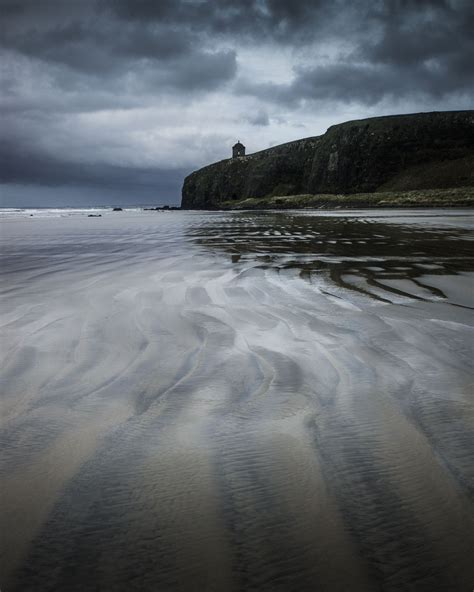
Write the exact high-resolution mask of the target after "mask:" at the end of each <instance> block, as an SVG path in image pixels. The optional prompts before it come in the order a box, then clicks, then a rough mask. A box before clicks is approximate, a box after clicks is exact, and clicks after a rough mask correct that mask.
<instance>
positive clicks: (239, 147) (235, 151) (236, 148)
mask: <svg viewBox="0 0 474 592" xmlns="http://www.w3.org/2000/svg"><path fill="white" fill-rule="evenodd" d="M239 156H245V146H244V145H243V144H241V143H240V141H238V142H237V144H234V145H233V146H232V158H238V157H239Z"/></svg>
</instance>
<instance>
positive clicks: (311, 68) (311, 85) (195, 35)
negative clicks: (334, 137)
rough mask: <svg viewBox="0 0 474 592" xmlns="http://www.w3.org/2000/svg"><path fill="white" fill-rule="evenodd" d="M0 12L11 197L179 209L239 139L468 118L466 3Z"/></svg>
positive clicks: (251, 144) (51, 1)
mask: <svg viewBox="0 0 474 592" xmlns="http://www.w3.org/2000/svg"><path fill="white" fill-rule="evenodd" d="M0 4H1V10H2V15H3V29H2V35H1V48H2V52H3V57H2V72H1V77H2V88H1V109H2V129H3V137H4V140H3V145H2V147H1V152H2V157H3V159H2V162H3V163H4V164H3V166H2V171H1V181H2V183H3V189H2V194H3V195H4V196H6V197H5V199H6V202H8V201H9V200H10V201H11V200H12V199H16V198H17V196H18V189H17V188H18V186H20V185H21V186H22V187H24V188H26V189H25V190H24V191H26V192H27V193H28V194H29V195H30V196H31V199H32V200H33V199H34V196H35V191H34V189H35V187H52V188H53V187H56V189H57V188H58V187H60V188H61V191H62V192H63V193H62V194H63V195H64V200H65V203H66V202H67V200H68V190H67V188H68V187H74V188H77V187H84V188H94V195H98V196H99V197H95V198H94V199H95V200H96V199H100V190H101V188H102V189H103V194H104V199H107V200H110V199H113V192H114V191H118V192H120V191H121V192H122V193H123V191H124V188H127V191H130V199H133V200H134V201H143V200H144V198H145V196H146V198H147V199H146V201H148V202H149V200H150V199H151V198H152V196H153V195H154V193H153V191H154V189H153V188H156V199H157V200H158V201H163V202H169V203H173V202H174V203H176V202H177V201H178V200H179V189H180V184H181V181H182V176H183V175H184V174H185V172H187V171H189V170H192V169H193V168H195V167H198V166H201V165H203V164H206V163H208V162H211V161H213V160H217V159H220V158H226V157H228V154H229V147H230V145H231V144H232V143H233V142H234V141H235V139H237V138H240V139H242V140H243V141H244V143H246V144H247V146H248V148H249V150H250V151H255V150H259V149H262V148H265V147H267V146H269V145H273V144H276V143H279V142H283V141H287V140H291V139H295V138H298V137H302V136H308V135H315V134H318V133H321V132H324V130H325V129H326V128H327V127H328V126H329V125H331V124H334V123H338V122H340V121H344V120H347V119H352V118H358V117H366V116H372V115H378V114H385V113H395V112H410V111H426V110H443V109H453V108H460V109H461V108H470V107H472V102H473V101H472V99H473V95H474V76H473V67H472V63H471V61H472V59H471V57H472V55H474V36H473V35H472V31H473V30H474V4H473V3H472V2H471V1H470V0H450V1H448V0H424V1H423V2H420V1H419V0H418V1H415V0H390V1H389V0H387V1H386V2H384V1H383V0H379V1H377V2H373V1H366V2H362V1H360V2H354V1H353V0H351V1H349V0H316V1H313V2H308V1H307V0H292V1H291V2H288V1H287V0H240V1H239V2H236V1H232V2H231V1H230V0H215V1H208V0H181V1H178V0H160V2H151V1H150V0H85V1H82V2H64V1H62V0H42V2H37V1H36V0H0ZM12 187H15V188H16V189H15V191H10V189H11V188H12ZM38 193H40V192H38ZM72 193H74V192H72ZM72 193H71V195H72ZM41 195H42V196H43V195H44V192H41ZM111 196H112V197H111ZM28 199H30V197H29V198H28ZM41 199H44V198H43V197H41ZM71 199H72V198H71ZM9 205H10V204H9Z"/></svg>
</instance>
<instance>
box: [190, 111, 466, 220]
mask: <svg viewBox="0 0 474 592" xmlns="http://www.w3.org/2000/svg"><path fill="white" fill-rule="evenodd" d="M464 186H474V111H446V112H439V113H418V114H414V115H392V116H388V117H375V118H372V119H362V120H359V121H349V122H347V123H342V124H340V125H334V126H332V127H330V128H329V129H328V130H327V132H326V133H325V134H324V135H322V136H318V137H314V138H306V139H303V140H296V141H295V142H289V143H288V144H282V145H281V146H275V147H274V148H269V149H268V150H262V151H261V152H256V153H255V154H251V155H248V156H245V157H241V158H235V159H232V158H230V159H228V160H222V161H220V162H217V163H215V164H212V165H209V166H207V167H204V168H202V169H200V170H198V171H195V172H194V173H191V174H190V175H189V176H188V177H186V179H185V181H184V185H183V193H182V196H183V198H182V207H183V208H189V209H193V208H217V207H219V205H220V204H221V203H222V202H226V201H229V200H240V199H245V198H249V197H254V198H258V197H267V196H270V195H297V194H302V193H306V194H318V193H347V194H350V193H361V192H373V191H384V190H397V189H404V190H413V189H435V188H445V187H464Z"/></svg>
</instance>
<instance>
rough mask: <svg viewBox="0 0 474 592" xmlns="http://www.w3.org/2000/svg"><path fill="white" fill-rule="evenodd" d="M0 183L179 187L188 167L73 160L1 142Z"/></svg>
mask: <svg viewBox="0 0 474 592" xmlns="http://www.w3.org/2000/svg"><path fill="white" fill-rule="evenodd" d="M0 161H1V162H2V167H1V168H0V183H23V184H27V185H47V186H51V187H54V186H57V185H73V186H75V187H79V186H87V187H91V186H95V187H103V188H105V189H109V190H120V191H123V190H129V191H131V190H138V191H140V190H143V189H146V190H154V189H156V187H157V186H159V185H161V186H162V187H163V186H165V187H169V188H170V190H171V189H173V190H174V189H175V186H176V184H177V183H178V184H179V183H181V181H182V179H183V175H184V173H185V170H184V169H180V168H177V169H160V168H159V167H154V168H140V167H126V166H116V165H110V164H91V163H88V162H70V161H67V160H65V159H64V158H58V157H54V156H50V155H47V154H45V153H41V152H37V151H35V150H33V149H31V148H30V147H29V146H25V145H22V144H18V143H16V142H15V143H12V142H9V141H5V140H4V141H2V142H1V143H0Z"/></svg>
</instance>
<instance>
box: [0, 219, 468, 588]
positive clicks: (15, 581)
mask: <svg viewBox="0 0 474 592" xmlns="http://www.w3.org/2000/svg"><path fill="white" fill-rule="evenodd" d="M101 213H102V216H101V217H93V218H92V217H91V218H89V217H88V214H87V213H84V212H81V211H80V210H77V211H74V212H73V213H71V212H69V213H68V212H67V211H66V212H63V211H61V210H56V211H55V212H53V213H51V212H48V211H47V210H44V211H39V210H38V211H35V212H34V215H33V216H30V215H29V213H28V212H26V211H25V210H23V211H18V212H14V211H10V212H9V213H8V215H6V216H4V218H3V221H2V227H1V233H0V242H1V254H2V262H1V267H0V274H1V276H2V283H1V332H2V334H1V342H0V343H1V357H2V371H1V385H2V389H1V390H2V401H1V415H0V427H1V436H0V437H1V442H2V453H1V464H0V476H1V480H2V490H1V494H0V496H1V499H0V501H1V506H2V511H1V523H0V531H1V532H2V535H1V547H2V548H1V552H2V573H3V574H4V575H3V582H2V584H1V587H2V590H3V589H5V590H6V591H7V592H10V591H20V590H22V591H25V590H28V591H29V590H31V591H33V590H35V591H43V590H44V591H53V590H54V591H57V590H67V591H79V590H81V591H83V590H100V591H102V590H104V591H105V590H107V591H109V590H112V591H115V590H141V591H143V590H150V591H151V590H153V591H155V590H157V591H158V590H159V591H160V592H161V591H186V592H187V591H198V590H199V591H227V590H229V591H241V590H258V591H262V590H263V591H265V590H268V591H295V592H296V591H306V590H315V589H318V590H324V591H344V590H351V591H354V590H355V591H359V590H361V591H367V592H371V591H374V592H376V591H380V590H383V591H394V592H395V591H400V590H410V591H411V590H413V591H415V590H416V591H417V592H418V591H428V590H429V591H430V592H432V591H438V590H439V591H444V590H446V591H455V590H459V591H461V590H471V589H472V586H473V583H474V565H473V562H472V557H473V553H474V463H473V458H474V436H473V434H474V397H473V395H474V393H473V366H472V359H473V344H474V341H473V334H474V333H473V330H474V315H473V310H474V273H473V272H474V256H473V251H472V244H473V243H472V239H473V233H472V230H473V227H474V212H473V211H472V210H462V209H452V210H449V209H446V210H442V209H440V210H436V211H433V210H429V209H426V210H421V209H419V210H397V209H391V210H351V211H343V210H338V211H324V212H323V211H314V210H308V211H287V212H284V213H283V212H245V211H242V212H192V211H176V212H175V211H173V212H151V211H146V212H145V211H141V210H140V209H138V208H136V209H134V210H130V211H127V210H124V211H121V212H112V211H111V210H104V211H103V212H101Z"/></svg>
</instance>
